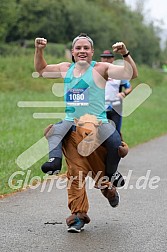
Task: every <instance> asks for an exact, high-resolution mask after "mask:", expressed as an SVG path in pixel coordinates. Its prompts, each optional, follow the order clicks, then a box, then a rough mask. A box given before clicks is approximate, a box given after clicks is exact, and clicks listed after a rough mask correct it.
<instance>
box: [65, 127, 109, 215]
mask: <svg viewBox="0 0 167 252" xmlns="http://www.w3.org/2000/svg"><path fill="white" fill-rule="evenodd" d="M81 140H82V137H81V136H80V135H79V134H78V133H77V132H75V131H72V132H71V133H69V134H68V135H67V136H66V138H65V139H64V142H63V153H64V156H65V159H66V163H67V168H68V170H67V178H68V184H67V191H68V207H69V209H70V210H71V214H74V213H87V212H88V209H89V203H88V198H87V193H86V188H85V183H84V182H85V178H86V176H87V174H88V173H89V172H90V171H91V173H92V178H93V179H95V177H96V175H97V173H98V172H99V171H101V173H100V176H99V177H98V180H97V181H95V185H96V187H98V185H99V184H98V183H99V179H100V180H102V177H103V176H104V174H105V159H106V150H105V148H104V147H103V146H100V147H98V148H97V149H96V150H95V151H94V152H93V153H92V154H90V155H89V156H87V157H83V156H81V155H80V154H79V153H78V151H77V145H78V144H79V143H80V141H81ZM104 184H106V185H107V186H108V185H109V182H107V181H105V182H104V183H102V185H104Z"/></svg>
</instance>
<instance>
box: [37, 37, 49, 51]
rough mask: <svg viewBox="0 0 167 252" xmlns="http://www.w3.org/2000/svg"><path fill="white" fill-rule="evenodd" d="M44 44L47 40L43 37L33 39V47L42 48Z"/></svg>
mask: <svg viewBox="0 0 167 252" xmlns="http://www.w3.org/2000/svg"><path fill="white" fill-rule="evenodd" d="M46 44H47V40H46V39H44V38H36V39H35V47H37V48H40V49H43V48H45V46H46Z"/></svg>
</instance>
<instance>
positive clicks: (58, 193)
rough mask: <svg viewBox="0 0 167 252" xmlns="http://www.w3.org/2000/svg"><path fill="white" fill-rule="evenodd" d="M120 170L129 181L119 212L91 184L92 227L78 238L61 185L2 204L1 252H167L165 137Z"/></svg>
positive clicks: (125, 161) (123, 162) (141, 147)
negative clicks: (68, 220)
mask: <svg viewBox="0 0 167 252" xmlns="http://www.w3.org/2000/svg"><path fill="white" fill-rule="evenodd" d="M119 170H120V171H121V173H122V174H123V175H124V176H127V180H126V186H125V187H124V188H122V189H119V193H120V195H121V202H120V205H119V207H117V208H116V209H113V208H112V207H110V205H109V204H108V201H107V199H106V198H104V197H103V195H102V194H101V193H100V191H99V190H97V189H92V188H90V189H89V187H91V186H92V184H91V183H90V181H89V180H88V183H87V187H88V198H89V203H90V210H89V213H88V214H89V216H90V218H91V222H90V224H88V225H86V226H85V230H84V231H83V232H81V233H79V234H74V233H68V232H67V230H66V223H65V218H66V217H67V216H69V215H70V212H69V210H68V208H67V193H66V189H65V188H64V189H58V187H59V186H62V188H63V187H64V184H63V182H62V184H57V180H54V183H53V187H52V185H51V183H48V184H47V185H46V187H44V185H43V188H42V185H40V186H38V187H37V189H28V190H26V191H23V192H20V193H17V194H14V195H12V196H10V197H6V198H4V199H1V200H0V217H1V221H0V251H2V252H8V251H15V252H18V251H20V252H24V251H26V252H29V251H32V252H41V251H42V252H43V251H49V252H54V251H56V252H72V251H73V252H85V251H86V252H88V251H89V252H94V251H97V252H100V251H105V252H112V251H114V252H141V251H144V252H149V251H150V252H154V251H155V252H166V251H167V217H166V213H167V186H166V184H167V135H165V136H163V137H160V138H157V139H155V140H152V141H150V142H148V143H145V144H142V145H139V146H137V147H135V148H133V149H131V150H130V152H129V154H128V156H127V157H126V158H124V159H122V160H121V163H120V166H119ZM48 190H49V192H48ZM41 191H42V192H41Z"/></svg>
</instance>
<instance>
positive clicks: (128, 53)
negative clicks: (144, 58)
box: [122, 51, 130, 58]
mask: <svg viewBox="0 0 167 252" xmlns="http://www.w3.org/2000/svg"><path fill="white" fill-rule="evenodd" d="M128 55H130V52H129V51H128V52H127V53H126V54H124V55H122V57H124V58H126V57H127V56H128Z"/></svg>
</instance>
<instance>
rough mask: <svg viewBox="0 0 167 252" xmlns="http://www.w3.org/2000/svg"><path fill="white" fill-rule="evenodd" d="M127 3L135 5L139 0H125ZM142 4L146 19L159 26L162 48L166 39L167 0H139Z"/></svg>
mask: <svg viewBox="0 0 167 252" xmlns="http://www.w3.org/2000/svg"><path fill="white" fill-rule="evenodd" d="M125 1H126V3H127V4H128V5H130V6H131V7H132V9H133V8H134V7H135V2H136V1H139V0H125ZM141 1H142V2H143V4H144V12H143V14H144V17H145V20H146V21H150V20H151V21H153V22H154V25H155V26H156V25H157V26H158V27H161V31H162V32H161V33H160V34H159V35H160V37H161V47H162V48H164V46H165V44H166V41H167V0H146V1H145V0H141Z"/></svg>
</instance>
